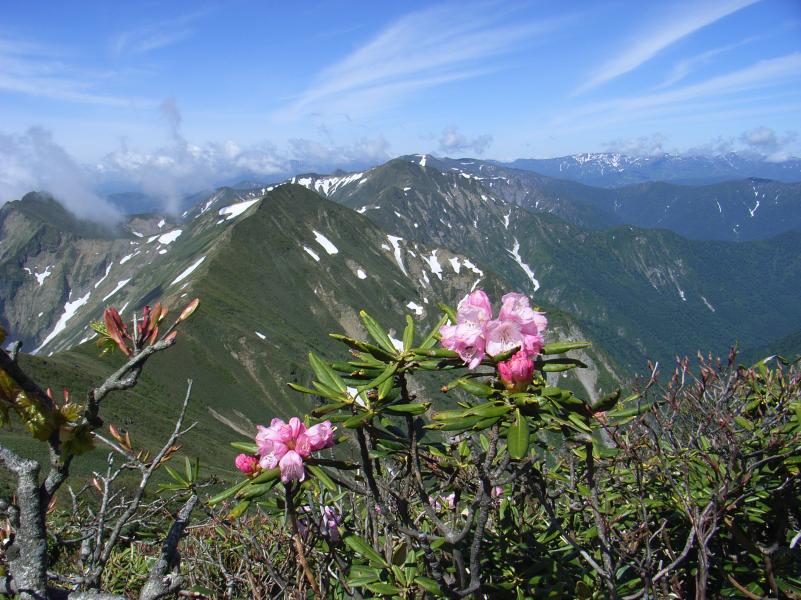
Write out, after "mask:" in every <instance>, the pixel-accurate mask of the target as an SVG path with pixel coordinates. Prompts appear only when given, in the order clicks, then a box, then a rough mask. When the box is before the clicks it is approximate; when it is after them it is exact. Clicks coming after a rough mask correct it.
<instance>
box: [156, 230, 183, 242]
mask: <svg viewBox="0 0 801 600" xmlns="http://www.w3.org/2000/svg"><path fill="white" fill-rule="evenodd" d="M181 233H182V231H181V230H180V229H173V230H172V231H168V232H167V233H165V234H162V235H160V236H159V244H165V245H166V244H172V243H173V242H174V241H175V240H177V239H178V238H179V237H180V236H181Z"/></svg>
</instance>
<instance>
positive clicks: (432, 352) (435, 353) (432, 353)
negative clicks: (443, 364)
mask: <svg viewBox="0 0 801 600" xmlns="http://www.w3.org/2000/svg"><path fill="white" fill-rule="evenodd" d="M412 352H414V353H415V354H416V355H418V356H429V357H431V358H459V353H458V352H454V351H453V350H448V349H447V348H414V349H413V350H412Z"/></svg>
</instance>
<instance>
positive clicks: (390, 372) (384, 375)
mask: <svg viewBox="0 0 801 600" xmlns="http://www.w3.org/2000/svg"><path fill="white" fill-rule="evenodd" d="M397 370H398V363H396V362H392V363H389V364H388V365H387V368H386V369H384V370H383V371H382V372H381V375H379V376H378V377H376V378H375V379H373V380H372V381H370V382H368V383H365V384H363V385H360V386H359V387H357V388H356V389H357V390H359V391H364V390H370V389H372V388H375V387H378V386H380V385H381V384H382V383H384V382H385V381H386V380H387V379H389V378H391V377H393V376H394V375H395V371H397Z"/></svg>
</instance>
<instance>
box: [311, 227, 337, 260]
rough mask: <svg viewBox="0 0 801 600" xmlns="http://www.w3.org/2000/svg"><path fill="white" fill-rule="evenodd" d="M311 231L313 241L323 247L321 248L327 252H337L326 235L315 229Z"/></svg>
mask: <svg viewBox="0 0 801 600" xmlns="http://www.w3.org/2000/svg"><path fill="white" fill-rule="evenodd" d="M312 233H313V234H314V239H315V241H316V242H317V243H318V244H320V245H321V246H322V247H323V250H325V251H326V252H328V254H336V253H337V252H339V250H338V249H337V247H336V246H334V244H332V243H331V240H329V239H328V238H327V237H325V236H324V235H323V234H322V233H320V232H318V231H315V230H314V229H312Z"/></svg>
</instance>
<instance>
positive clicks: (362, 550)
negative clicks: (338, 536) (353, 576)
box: [342, 534, 389, 567]
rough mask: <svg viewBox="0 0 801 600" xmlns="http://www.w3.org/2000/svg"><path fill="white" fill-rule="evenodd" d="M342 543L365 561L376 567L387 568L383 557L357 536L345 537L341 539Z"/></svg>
mask: <svg viewBox="0 0 801 600" xmlns="http://www.w3.org/2000/svg"><path fill="white" fill-rule="evenodd" d="M342 541H343V542H345V545H346V546H347V547H348V548H350V549H351V550H353V551H354V552H356V554H358V555H359V556H361V557H362V558H365V559H367V560H368V561H370V562H371V563H372V564H374V565H378V566H381V567H389V565H388V564H387V561H386V560H384V557H383V556H381V555H380V554H379V553H378V552H376V551H375V550H374V549H373V547H372V546H371V545H370V544H368V543H367V542H366V541H365V540H364V539H362V538H360V537H359V536H358V535H354V534H350V535H346V536H345V537H343V538H342Z"/></svg>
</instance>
